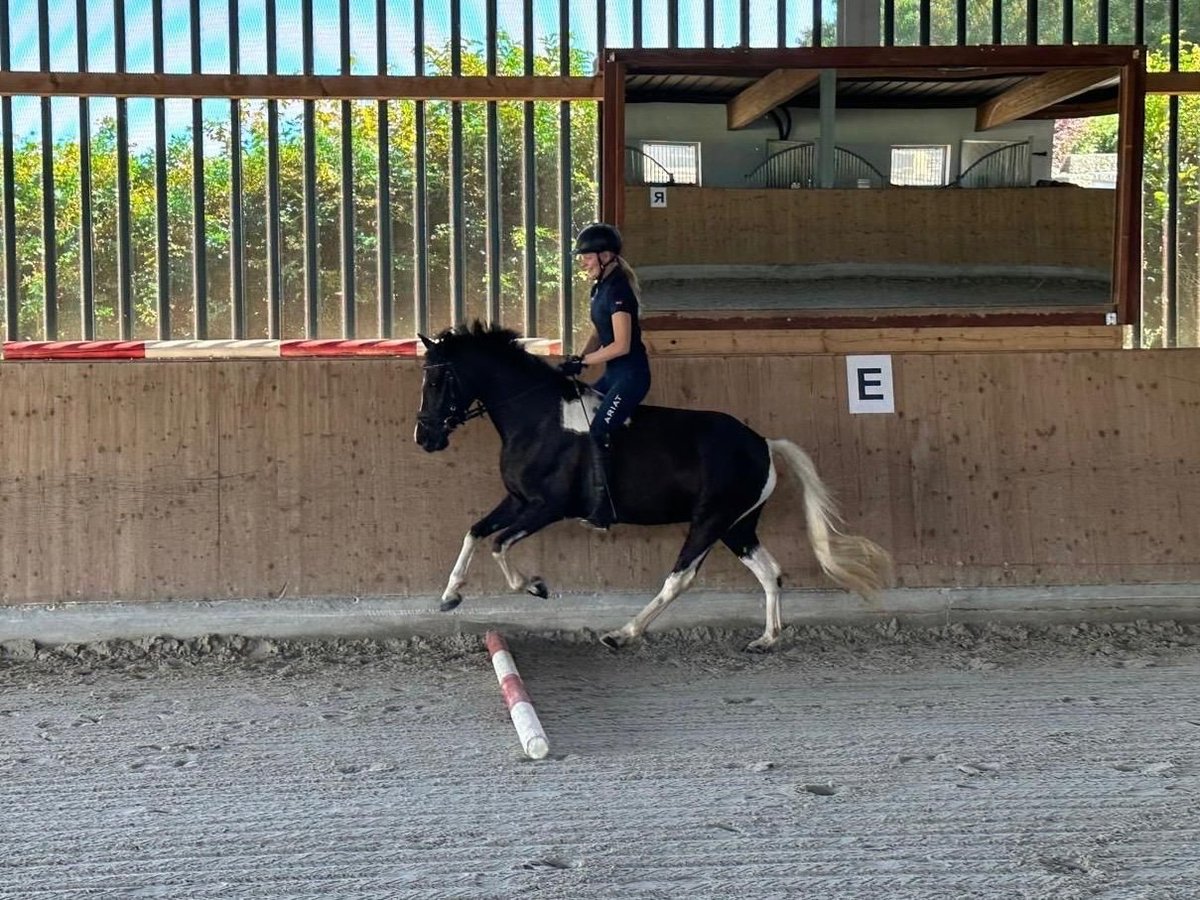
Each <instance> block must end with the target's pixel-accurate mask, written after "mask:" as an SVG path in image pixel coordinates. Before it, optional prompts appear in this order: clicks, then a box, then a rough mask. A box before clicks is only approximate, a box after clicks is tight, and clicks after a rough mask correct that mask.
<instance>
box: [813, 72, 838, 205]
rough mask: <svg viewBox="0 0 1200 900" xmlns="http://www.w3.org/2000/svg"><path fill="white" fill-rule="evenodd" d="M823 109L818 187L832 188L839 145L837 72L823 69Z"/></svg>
mask: <svg viewBox="0 0 1200 900" xmlns="http://www.w3.org/2000/svg"><path fill="white" fill-rule="evenodd" d="M820 92H821V94H820V96H821V109H820V112H819V117H820V123H821V125H820V127H821V134H820V137H819V138H818V143H817V187H822V188H831V187H833V185H834V175H835V172H836V165H835V157H834V153H835V148H836V145H837V134H836V132H835V129H836V127H837V71H836V70H835V69H822V70H821V81H820Z"/></svg>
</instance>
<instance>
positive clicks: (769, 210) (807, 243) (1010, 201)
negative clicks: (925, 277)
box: [622, 187, 1115, 269]
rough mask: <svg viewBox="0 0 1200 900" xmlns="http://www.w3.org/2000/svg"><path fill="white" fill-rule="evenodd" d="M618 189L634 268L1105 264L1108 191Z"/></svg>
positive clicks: (1109, 250)
mask: <svg viewBox="0 0 1200 900" xmlns="http://www.w3.org/2000/svg"><path fill="white" fill-rule="evenodd" d="M650 191H651V188H648V187H627V188H626V189H625V221H624V224H623V229H622V230H623V235H624V237H625V243H626V245H627V246H628V248H629V250H628V256H629V259H630V261H631V262H632V263H633V264H634V265H635V266H645V265H687V264H697V265H735V264H736V265H768V264H778V265H785V264H787V265H801V264H810V263H852V262H861V263H892V264H903V263H937V264H941V265H1003V264H1012V265H1030V266H1035V265H1047V266H1050V265H1052V266H1068V267H1084V268H1094V269H1108V268H1109V267H1110V266H1111V265H1112V255H1113V222H1114V203H1115V193H1114V192H1113V191H1104V190H1090V189H1084V188H1066V187H1063V188H989V189H987V190H984V189H961V190H960V189H945V188H942V189H933V188H889V189H885V190H820V191H811V190H735V189H729V188H698V187H672V188H669V189H668V190H667V206H666V208H651V206H650Z"/></svg>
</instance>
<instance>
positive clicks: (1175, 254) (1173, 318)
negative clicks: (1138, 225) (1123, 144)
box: [1163, 31, 1179, 347]
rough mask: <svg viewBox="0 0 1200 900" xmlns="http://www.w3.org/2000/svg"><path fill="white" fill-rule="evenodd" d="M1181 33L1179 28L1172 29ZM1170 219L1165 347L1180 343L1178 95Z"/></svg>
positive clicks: (1171, 118)
mask: <svg viewBox="0 0 1200 900" xmlns="http://www.w3.org/2000/svg"><path fill="white" fill-rule="evenodd" d="M1173 34H1174V35H1176V36H1177V35H1178V31H1175V32H1173ZM1166 188H1167V190H1166V194H1167V221H1166V228H1165V230H1164V234H1163V244H1164V246H1163V259H1164V263H1165V264H1164V266H1163V287H1164V289H1165V290H1164V295H1163V300H1164V303H1165V306H1166V309H1165V310H1164V311H1163V312H1164V315H1163V346H1164V347H1175V346H1178V342H1179V285H1178V283H1177V282H1178V278H1179V97H1177V96H1176V95H1174V94H1172V95H1171V96H1170V97H1168V98H1167V184H1166Z"/></svg>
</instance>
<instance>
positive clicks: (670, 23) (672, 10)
mask: <svg viewBox="0 0 1200 900" xmlns="http://www.w3.org/2000/svg"><path fill="white" fill-rule="evenodd" d="M667 46H668V47H670V48H671V49H672V50H674V49H675V48H676V47H678V46H679V0H667Z"/></svg>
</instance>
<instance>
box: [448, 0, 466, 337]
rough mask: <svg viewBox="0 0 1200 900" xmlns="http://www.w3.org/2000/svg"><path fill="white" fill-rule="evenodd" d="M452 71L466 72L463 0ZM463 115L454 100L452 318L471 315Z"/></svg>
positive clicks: (456, 11) (455, 22) (453, 25)
mask: <svg viewBox="0 0 1200 900" xmlns="http://www.w3.org/2000/svg"><path fill="white" fill-rule="evenodd" d="M450 74H451V75H461V74H462V0H450ZM463 225H464V223H463V115H462V103H461V102H460V101H458V100H454V101H452V102H451V103H450V318H451V321H452V323H453V324H455V325H458V324H460V323H462V322H463V321H464V320H465V319H466V317H467V307H466V278H465V273H464V272H463V261H464V259H465V257H466V236H465V235H464V234H463V230H464V229H463Z"/></svg>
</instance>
